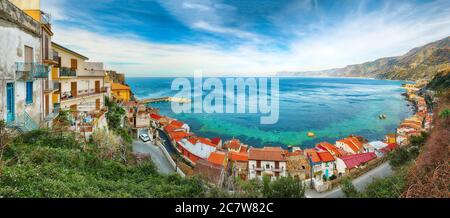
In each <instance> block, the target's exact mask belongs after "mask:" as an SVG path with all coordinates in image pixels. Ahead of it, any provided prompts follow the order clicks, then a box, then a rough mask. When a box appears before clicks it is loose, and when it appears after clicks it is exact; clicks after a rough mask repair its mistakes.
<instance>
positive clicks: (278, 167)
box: [275, 161, 280, 170]
mask: <svg viewBox="0 0 450 218" xmlns="http://www.w3.org/2000/svg"><path fill="white" fill-rule="evenodd" d="M275 169H277V170H278V169H280V162H278V161H275Z"/></svg>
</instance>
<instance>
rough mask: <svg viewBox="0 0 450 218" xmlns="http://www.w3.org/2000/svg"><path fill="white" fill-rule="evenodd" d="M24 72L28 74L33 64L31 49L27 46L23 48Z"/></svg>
mask: <svg viewBox="0 0 450 218" xmlns="http://www.w3.org/2000/svg"><path fill="white" fill-rule="evenodd" d="M24 56H25V60H24V61H25V66H24V67H25V68H24V69H25V71H26V72H30V71H31V67H32V63H33V48H32V47H29V46H25V55H24Z"/></svg>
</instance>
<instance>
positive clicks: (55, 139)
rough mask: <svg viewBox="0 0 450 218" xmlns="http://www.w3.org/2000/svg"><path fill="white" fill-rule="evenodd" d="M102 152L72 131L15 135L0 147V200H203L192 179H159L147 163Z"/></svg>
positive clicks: (153, 168) (33, 132)
mask: <svg viewBox="0 0 450 218" xmlns="http://www.w3.org/2000/svg"><path fill="white" fill-rule="evenodd" d="M0 126H1V125H0ZM0 130H1V131H0V132H1V133H4V131H3V130H4V129H2V128H0ZM1 135H2V136H5V135H4V134H1ZM2 141H4V138H3V137H2ZM102 152H103V149H102V148H98V147H96V146H95V145H93V144H88V145H83V144H80V143H79V142H77V141H76V140H75V139H74V137H73V134H70V133H69V134H66V133H64V134H62V133H61V134H59V133H58V134H55V133H54V132H51V131H49V130H43V129H42V130H35V131H32V132H28V133H25V134H24V135H21V136H17V137H15V138H13V139H11V142H10V143H8V145H7V147H6V148H4V147H2V148H1V149H0V153H3V155H1V154H0V198H10V197H12V198H30V197H31V198H67V197H68V198H80V197H121V198H123V197H146V198H151V197H202V196H204V195H203V194H204V188H203V183H202V182H201V181H200V180H198V179H196V178H187V179H185V178H181V177H180V176H178V175H176V174H173V175H169V176H165V175H161V174H159V173H158V172H157V171H156V168H155V166H154V164H153V163H152V161H151V160H148V159H145V158H135V157H133V156H132V155H130V154H128V158H127V162H126V163H124V162H123V161H121V160H120V158H114V157H108V156H105V155H102ZM108 153H109V151H108Z"/></svg>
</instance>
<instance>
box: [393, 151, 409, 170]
mask: <svg viewBox="0 0 450 218" xmlns="http://www.w3.org/2000/svg"><path fill="white" fill-rule="evenodd" d="M388 159H389V164H390V165H391V166H392V167H400V166H402V165H404V164H405V163H406V162H408V161H409V160H410V155H409V152H408V150H407V149H406V148H405V147H400V148H398V149H396V150H394V151H392V152H391V153H389V154H388Z"/></svg>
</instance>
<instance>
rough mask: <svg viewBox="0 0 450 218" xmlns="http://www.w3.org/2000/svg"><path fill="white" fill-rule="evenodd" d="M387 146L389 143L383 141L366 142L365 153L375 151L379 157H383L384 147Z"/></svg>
mask: <svg viewBox="0 0 450 218" xmlns="http://www.w3.org/2000/svg"><path fill="white" fill-rule="evenodd" d="M387 146H388V144H386V143H384V142H382V141H373V142H369V143H366V144H364V152H365V153H368V152H375V154H376V155H377V157H382V156H383V155H384V153H383V152H382V149H383V148H385V147H387Z"/></svg>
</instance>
